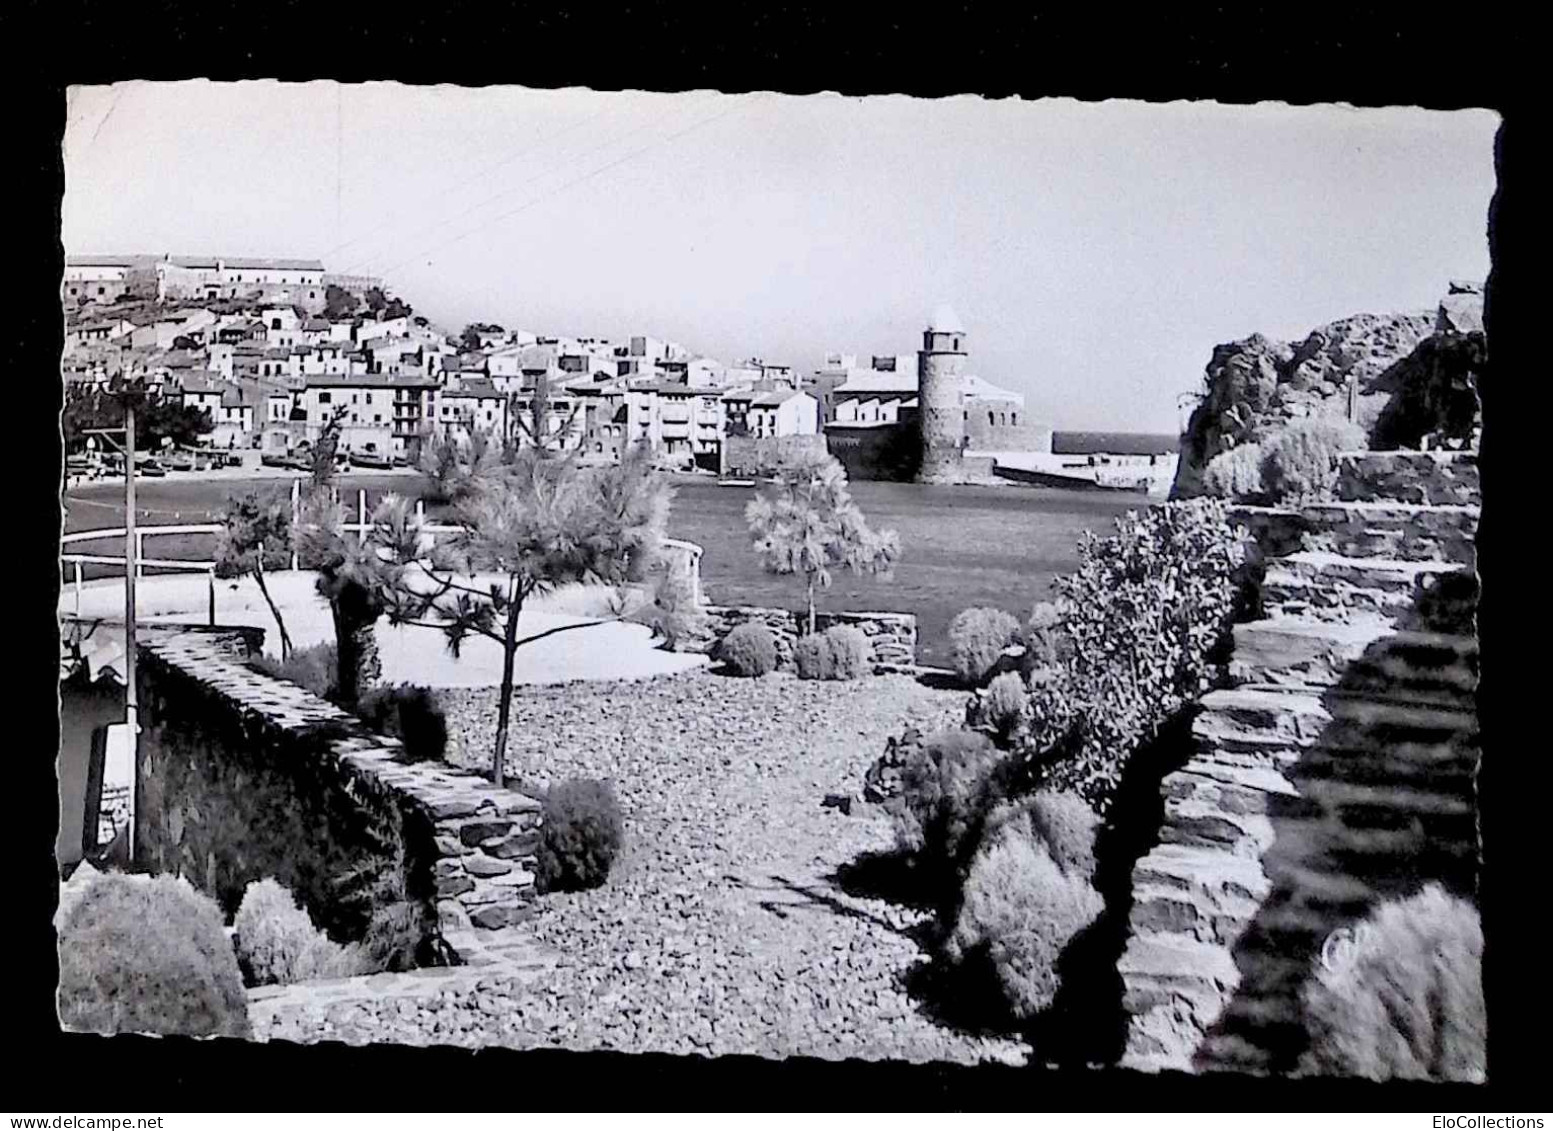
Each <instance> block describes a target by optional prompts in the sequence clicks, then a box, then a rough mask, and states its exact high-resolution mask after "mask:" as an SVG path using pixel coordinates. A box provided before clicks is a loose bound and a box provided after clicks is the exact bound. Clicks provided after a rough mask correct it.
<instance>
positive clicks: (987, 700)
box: [981, 672, 1028, 742]
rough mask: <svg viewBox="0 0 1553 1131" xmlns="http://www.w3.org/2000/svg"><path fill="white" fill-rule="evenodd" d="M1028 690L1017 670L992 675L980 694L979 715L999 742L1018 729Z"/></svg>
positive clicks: (1023, 713) (1006, 739)
mask: <svg viewBox="0 0 1553 1131" xmlns="http://www.w3.org/2000/svg"><path fill="white" fill-rule="evenodd" d="M1027 696H1028V692H1027V691H1026V689H1025V681H1024V680H1023V679H1022V678H1021V677H1020V676H1019V674H1018V673H1017V672H1004V673H1003V674H1002V675H997V676H993V678H992V682H991V683H989V684H988V685H987V690H986V692H985V693H984V694H983V696H982V702H981V717H982V719H983V720H984V721H985V723H986V725H987V726H989V727H991V728H992V730H993V732H994V733H995V734H996V735H997V739H998V741H999V742H1006V741H1008V740H1009V739H1010V738H1012V737H1013V736H1014V734H1015V733H1016V732H1017V731H1018V730H1019V727H1020V725H1021V724H1022V723H1023V722H1024V718H1025V700H1026V698H1027Z"/></svg>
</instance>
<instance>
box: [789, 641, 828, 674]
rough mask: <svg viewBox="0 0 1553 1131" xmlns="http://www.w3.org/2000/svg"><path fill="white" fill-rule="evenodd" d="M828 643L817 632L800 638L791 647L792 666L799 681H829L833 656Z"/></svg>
mask: <svg viewBox="0 0 1553 1131" xmlns="http://www.w3.org/2000/svg"><path fill="white" fill-rule="evenodd" d="M828 645H829V642H828V641H827V640H826V639H825V637H824V636H823V635H822V634H821V633H818V632H811V633H810V634H809V635H808V636H800V637H799V638H798V643H797V644H794V645H793V666H794V667H795V668H797V669H798V678H799V679H830V678H831V671H832V667H833V661H834V658H835V657H834V656H833V655H832V654H831V650H830V648H829V646H828Z"/></svg>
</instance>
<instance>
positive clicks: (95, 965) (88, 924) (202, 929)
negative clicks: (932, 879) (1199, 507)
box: [58, 874, 250, 1037]
mask: <svg viewBox="0 0 1553 1131" xmlns="http://www.w3.org/2000/svg"><path fill="white" fill-rule="evenodd" d="M58 1002H59V1018H60V1021H61V1023H62V1024H64V1025H65V1026H66V1027H67V1028H70V1029H77V1030H84V1031H87V1032H93V1033H160V1034H163V1035H170V1034H178V1035H183V1036H195V1037H208V1036H225V1037H247V1036H249V1035H250V1029H249V1024H248V1000H247V998H246V996H245V995H244V993H243V979H242V974H241V973H240V972H239V970H238V966H237V956H236V955H235V954H233V952H232V944H231V943H230V942H229V941H228V939H227V936H226V931H225V929H224V927H223V921H222V916H221V910H220V908H219V907H217V906H216V903H215V901H214V900H213V899H211V898H209V897H208V896H205V895H202V894H200V893H199V892H197V891H195V890H194V889H193V888H192V887H190V886H189V884H188V883H187V881H184V880H178V879H174V878H173V877H171V876H153V877H149V878H145V877H130V876H126V875H119V874H110V875H105V876H102V877H100V878H98V879H96V880H94V881H93V882H92V883H91V885H90V886H89V887H87V889H86V890H85V891H84V892H82V893H81V896H80V899H79V900H78V901H77V903H76V904H75V906H74V907H73V908H71V910H70V912H69V914H68V915H67V916H66V917H65V921H64V923H63V924H62V926H61V929H60V939H59V991H58Z"/></svg>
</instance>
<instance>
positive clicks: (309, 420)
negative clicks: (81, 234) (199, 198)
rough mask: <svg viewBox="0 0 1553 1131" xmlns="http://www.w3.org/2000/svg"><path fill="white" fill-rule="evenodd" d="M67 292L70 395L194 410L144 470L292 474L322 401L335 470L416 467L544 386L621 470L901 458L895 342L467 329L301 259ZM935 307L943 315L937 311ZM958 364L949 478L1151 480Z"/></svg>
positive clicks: (915, 385)
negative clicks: (705, 339) (777, 359)
mask: <svg viewBox="0 0 1553 1131" xmlns="http://www.w3.org/2000/svg"><path fill="white" fill-rule="evenodd" d="M62 298H63V301H64V309H65V323H66V325H65V349H64V357H63V363H62V372H63V376H64V381H65V387H66V397H67V403H68V402H69V401H71V400H72V399H74V398H80V397H83V396H86V395H88V394H90V393H91V392H92V391H93V390H100V389H102V388H104V387H106V385H107V384H108V382H109V381H110V380H111V379H113V378H115V377H121V378H123V379H125V380H129V381H136V380H143V381H144V382H145V384H146V386H147V387H148V390H149V391H150V392H151V393H152V394H153V395H155V396H158V397H160V398H161V399H162V400H163V401H165V402H166V403H168V404H170V405H174V406H180V407H182V408H185V409H191V410H194V411H195V412H201V413H207V414H208V425H209V427H208V428H205V427H204V426H203V424H202V425H200V426H199V427H198V428H197V429H195V431H196V433H197V437H198V439H197V442H195V443H190V444H188V445H186V446H187V447H188V448H190V449H196V450H189V451H184V452H180V453H168V454H169V457H170V458H169V459H167V460H158V459H155V458H148V460H147V466H148V468H149V470H150V473H151V474H156V473H157V472H158V471H161V470H165V468H164V467H163V466H162V465H163V463H170V464H171V467H172V468H173V469H181V470H194V469H196V468H199V467H203V466H205V465H206V464H207V463H215V462H228V463H231V464H234V465H237V464H242V465H245V466H247V465H252V464H254V463H259V462H262V463H263V464H265V465H270V466H278V467H286V466H297V467H301V466H305V463H306V459H305V453H306V452H307V451H308V450H309V449H310V448H311V447H312V445H314V444H316V443H317V441H318V439H319V437H320V435H321V434H322V432H323V430H324V428H325V427H326V426H327V425H328V424H329V423H330V421H331V420H332V419H333V418H334V417H335V416H336V415H339V416H342V417H343V419H342V420H341V422H340V434H339V450H340V452H341V453H342V454H343V456H344V457H346V458H348V459H349V461H350V464H351V465H352V466H356V467H364V468H372V469H387V468H391V467H402V466H407V465H411V466H413V465H414V464H415V462H416V460H417V458H418V456H419V453H420V449H421V446H422V443H423V442H424V441H425V440H426V439H427V438H428V437H434V438H436V439H439V440H440V439H448V438H451V439H453V440H455V441H457V442H459V443H467V442H468V441H469V440H470V439H471V438H472V437H473V436H475V435H476V434H483V435H485V436H487V437H494V438H501V439H504V440H512V439H514V438H515V437H517V436H518V435H519V433H520V429H519V427H518V421H519V420H520V419H527V418H528V417H529V416H530V415H532V414H533V412H534V403H533V402H534V398H535V396H536V390H539V389H541V388H543V390H544V391H543V393H541V394H540V396H541V397H542V399H543V402H544V405H543V408H542V409H541V410H540V415H541V416H543V417H545V419H546V423H545V425H544V427H546V428H548V429H549V430H550V432H551V433H553V434H555V435H557V436H561V434H562V433H563V432H564V438H563V439H562V441H561V442H562V443H563V445H564V446H565V447H567V448H569V449H571V450H573V451H574V452H575V453H576V455H577V456H578V457H579V459H580V460H582V461H583V462H598V463H618V462H619V460H620V458H621V454H622V453H623V452H624V451H626V450H627V449H628V448H629V447H630V446H631V445H633V444H640V443H645V444H647V445H648V446H649V447H650V448H651V449H652V451H653V453H654V456H655V460H656V461H657V462H658V464H659V466H662V467H665V468H670V469H680V470H687V471H688V470H694V469H699V470H701V471H704V472H711V473H721V474H731V473H767V472H769V471H771V470H772V469H773V468H774V467H775V466H776V464H777V463H778V462H779V459H780V455H781V454H782V453H785V452H790V451H792V450H794V449H797V448H803V447H805V446H808V447H815V446H817V445H818V446H822V447H825V448H828V449H829V451H830V452H831V454H834V455H835V456H836V457H837V458H838V459H840V460H841V461H842V462H843V464H844V465H845V466H847V468H848V471H849V473H851V474H852V475H853V476H854V477H855V478H886V479H888V478H900V479H910V478H912V477H913V476H914V475H915V472H916V467H915V462H914V460H915V457H916V455H917V453H916V440H915V434H914V432H913V428H914V426H915V422H916V417H917V414H918V411H919V404H920V402H919V396H918V391H919V380H920V377H919V372H918V364H919V363H918V358H916V357H913V356H911V355H910V354H904V353H903V354H890V355H882V356H880V355H875V356H866V357H865V356H860V355H858V354H849V353H839V352H832V353H829V354H827V355H826V358H825V362H824V365H823V366H822V367H820V368H818V369H816V370H815V371H814V372H813V373H812V374H805V373H802V372H800V371H798V370H797V369H795V367H794V366H792V365H790V364H779V363H773V362H768V361H765V360H763V359H761V358H759V357H751V358H748V359H745V360H741V361H738V362H736V363H732V364H725V363H724V362H722V361H720V360H718V359H716V358H712V357H707V356H704V355H702V354H699V353H696V352H694V351H693V350H691V349H688V348H687V347H685V346H683V345H681V344H679V343H677V342H672V341H665V340H663V339H660V338H656V337H653V336H650V335H632V336H631V337H630V338H629V339H628V340H626V341H623V342H615V341H611V340H610V339H608V338H605V337H564V336H557V335H547V334H543V333H537V332H534V331H530V330H524V329H508V328H505V327H503V326H500V325H496V324H490V323H478V322H477V323H473V324H471V325H468V326H466V327H464V328H463V330H462V331H461V332H451V331H448V330H444V329H441V328H439V327H437V326H435V325H433V324H432V323H431V321H430V320H428V319H427V318H425V317H423V316H421V315H418V314H416V313H415V311H414V308H413V306H411V305H410V304H409V303H408V302H406V301H404V300H403V299H401V298H398V297H395V296H393V295H392V293H391V289H390V288H389V286H388V285H387V284H385V282H384V281H383V280H382V279H380V278H376V277H373V276H363V275H339V274H332V273H330V272H328V271H327V270H326V269H325V266H324V264H323V263H322V262H320V261H318V260H315V259H289V258H263V259H254V258H222V257H189V256H175V255H163V256H161V257H157V256H154V255H126V256H117V255H79V256H69V257H67V261H66V268H65V279H64V283H63V285H62ZM933 320H936V321H938V322H940V323H942V324H943V328H948V327H949V326H950V325H951V324H952V325H953V326H956V327H957V326H958V325H959V320H958V318H957V317H956V316H955V315H954V314H953V312H952V311H948V310H947V308H941V309H940V310H939V311H936V312H935V313H934V316H933ZM956 376H957V377H958V378H959V380H960V389H959V393H960V398H959V403H960V405H961V406H962V407H960V409H959V411H960V413H961V416H962V421H961V425H962V432H961V435H960V437H959V438H958V441H957V443H958V446H959V448H960V449H961V450H962V452H963V454H964V456H965V457H966V458H965V461H964V465H965V469H966V473H965V475H964V477H963V478H964V479H965V481H972V482H976V481H980V482H994V481H998V480H997V479H995V477H994V471H995V470H996V469H998V468H999V467H1001V468H1002V469H1003V480H1002V481H1005V482H1006V481H1015V482H1021V481H1022V482H1035V483H1043V482H1044V483H1046V484H1047V485H1054V484H1055V485H1071V486H1084V485H1086V484H1091V485H1096V484H1097V485H1100V486H1112V485H1119V486H1123V487H1140V486H1146V485H1147V483H1150V482H1152V483H1154V484H1157V485H1159V486H1160V487H1163V486H1168V482H1169V476H1170V474H1171V473H1172V472H1173V470H1174V451H1173V444H1172V443H1170V442H1169V441H1170V438H1168V437H1167V438H1166V443H1164V444H1156V445H1155V446H1154V447H1145V448H1142V449H1137V450H1131V449H1129V448H1127V447H1126V446H1125V445H1121V446H1118V445H1117V444H1115V442H1114V440H1113V441H1112V443H1111V444H1110V447H1111V448H1113V449H1116V450H1114V451H1109V452H1100V451H1097V449H1096V448H1095V447H1094V446H1093V445H1088V446H1086V445H1085V444H1084V443H1083V442H1082V440H1080V441H1079V443H1078V444H1077V445H1076V446H1075V445H1073V444H1069V445H1068V447H1067V449H1066V455H1063V454H1058V455H1055V456H1054V455H1053V454H1052V453H1053V451H1054V446H1053V432H1052V430H1051V428H1050V427H1048V426H1045V425H1043V424H1040V423H1038V422H1036V421H1035V420H1033V419H1031V418H1030V416H1029V414H1028V413H1026V411H1025V404H1024V401H1025V398H1024V395H1023V394H1021V393H1017V392H1012V391H1010V390H1008V389H1004V388H1000V387H999V386H997V385H995V384H993V383H992V382H990V381H987V380H986V379H984V378H982V377H980V376H977V375H975V374H973V373H966V374H959V373H957V374H956ZM822 435H823V436H824V437H825V439H824V441H816V440H814V439H810V440H807V441H805V440H801V439H790V438H797V437H811V438H812V437H818V436H822ZM1073 435H1074V436H1075V437H1077V436H1079V435H1080V434H1073ZM1057 436H1058V443H1057V447H1056V451H1057V452H1059V453H1062V452H1063V451H1064V448H1063V445H1062V443H1061V436H1062V434H1061V433H1059V434H1057ZM72 439H79V438H78V437H73V436H72V435H71V434H70V432H69V430H68V429H67V444H69V443H70V442H71V440H72ZM191 439H192V437H191ZM730 440H732V441H734V442H733V443H730ZM740 441H750V442H746V443H740ZM758 441H778V442H777V443H775V444H771V443H767V444H760V443H752V442H758ZM71 454H72V455H74V456H75V462H74V463H73V464H72V467H71V471H72V472H73V473H76V474H79V475H81V476H83V477H90V476H92V475H93V474H96V473H101V472H102V471H104V470H108V469H109V468H108V464H107V457H106V455H102V456H99V454H98V453H97V452H96V451H95V449H93V450H92V451H84V450H77V451H74V452H72V453H71ZM157 454H158V453H154V452H153V453H150V456H151V457H155V456H156V455H157ZM978 457H979V458H978ZM1097 467H1098V468H1101V470H1099V471H1096V470H1095V469H1096V468H1097ZM1129 467H1130V468H1131V469H1132V470H1130V471H1125V470H1120V469H1122V468H1129ZM1107 469H1109V470H1111V471H1112V477H1111V480H1109V481H1108V478H1107ZM1043 474H1045V479H1043V478H1042V475H1043ZM1117 475H1119V476H1120V480H1119V481H1117V480H1116V476H1117Z"/></svg>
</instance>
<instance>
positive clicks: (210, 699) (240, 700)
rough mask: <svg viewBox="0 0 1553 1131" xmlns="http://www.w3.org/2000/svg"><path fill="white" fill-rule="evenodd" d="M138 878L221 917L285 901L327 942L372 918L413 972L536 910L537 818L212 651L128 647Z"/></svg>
mask: <svg viewBox="0 0 1553 1131" xmlns="http://www.w3.org/2000/svg"><path fill="white" fill-rule="evenodd" d="M139 660H140V662H139V664H138V665H137V672H136V675H137V686H138V688H139V695H140V721H141V727H142V734H141V738H140V765H139V780H140V797H139V805H138V811H137V814H136V863H137V865H138V866H140V867H142V868H145V869H147V870H150V871H156V872H172V873H175V874H179V875H183V876H186V877H188V879H189V880H190V881H191V882H192V883H194V884H195V886H196V887H199V888H200V889H201V890H203V891H206V892H208V893H209V894H211V895H212V896H214V897H215V898H216V899H217V900H218V902H220V904H221V905H222V907H223V909H224V910H225V911H227V913H228V914H230V913H232V912H233V911H235V910H236V908H237V905H238V903H239V902H240V900H241V899H242V894H243V890H244V889H245V888H246V886H247V885H248V883H250V882H251V881H253V880H256V879H260V878H263V877H266V876H270V877H274V878H275V879H276V880H278V881H279V882H280V883H282V884H284V885H285V886H286V887H288V888H290V889H291V890H292V891H293V892H294V893H295V894H296V895H297V897H298V898H299V899H300V900H301V901H302V903H303V905H304V906H305V907H306V908H307V909H308V911H309V913H310V914H311V915H312V916H313V918H314V920H315V921H316V922H317V923H318V924H319V925H320V926H321V927H323V928H324V929H325V930H326V931H328V932H329V934H330V935H331V936H333V937H335V938H336V939H338V940H340V941H355V940H358V939H361V938H362V937H364V936H365V934H366V933H367V931H368V927H369V924H372V923H373V922H374V920H378V921H379V925H381V921H383V920H384V919H385V918H386V919H388V920H390V921H392V922H394V923H396V924H397V926H396V927H395V931H396V933H397V935H398V936H399V937H401V938H402V941H403V943H404V945H405V949H406V952H407V953H413V955H414V956H415V961H417V962H420V963H435V962H457V961H458V960H459V958H458V952H459V950H460V943H461V942H464V941H467V940H466V939H465V937H464V936H465V935H466V934H467V932H469V931H470V930H471V929H472V928H473V927H477V926H502V925H505V924H506V923H508V922H510V921H512V920H514V919H516V918H519V917H521V916H522V914H523V913H524V911H525V909H526V906H527V904H528V903H529V902H530V901H531V899H532V897H533V890H534V887H533V883H534V877H533V873H532V871H531V870H530V869H529V868H527V867H525V864H527V863H531V862H532V857H530V856H527V851H530V850H531V849H532V844H531V843H530V842H531V841H532V840H533V836H532V834H533V829H534V827H535V826H536V825H537V823H538V814H539V808H540V806H539V803H538V802H537V801H535V800H534V799H532V798H529V797H525V796H523V795H522V794H519V793H516V792H514V791H511V790H496V789H494V788H492V787H491V786H490V784H489V783H487V782H486V781H485V780H484V779H483V778H480V777H478V776H476V775H474V774H471V773H467V772H465V771H462V770H458V769H454V768H451V767H448V766H444V765H441V764H438V763H417V764H410V763H406V762H403V761H401V760H400V759H401V756H402V752H403V751H402V747H401V745H400V743H399V742H398V741H397V740H396V739H392V738H385V737H381V736H379V735H376V734H373V733H372V732H370V731H368V730H367V729H366V728H365V727H364V726H363V725H362V724H361V723H360V722H359V721H357V720H355V719H354V718H352V717H351V716H349V715H347V714H345V713H344V712H343V711H341V710H340V709H339V708H337V707H335V706H333V705H332V704H329V703H326V702H324V701H323V700H322V699H319V698H317V697H316V696H314V695H312V694H311V693H309V692H307V691H305V690H303V689H302V688H300V687H298V686H296V685H295V684H292V683H289V682H287V681H284V680H279V679H274V678H272V677H270V676H267V675H264V674H263V673H260V672H258V671H255V670H254V669H252V668H250V667H249V666H248V665H247V664H246V663H244V662H243V661H242V659H240V658H239V657H236V656H234V655H232V654H230V652H228V651H225V650H223V649H222V647H221V646H220V645H219V644H218V643H217V642H214V641H212V640H211V639H209V638H202V637H200V636H196V635H192V634H191V635H186V636H178V637H170V638H168V637H164V638H161V639H154V640H150V641H147V642H145V643H143V644H141V645H140V649H139Z"/></svg>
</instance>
